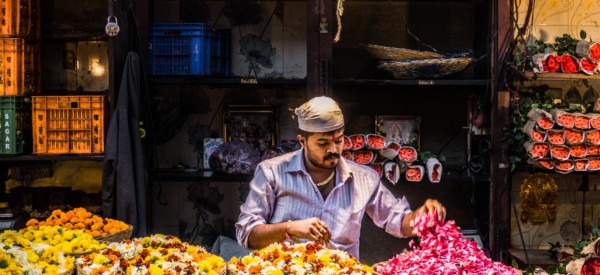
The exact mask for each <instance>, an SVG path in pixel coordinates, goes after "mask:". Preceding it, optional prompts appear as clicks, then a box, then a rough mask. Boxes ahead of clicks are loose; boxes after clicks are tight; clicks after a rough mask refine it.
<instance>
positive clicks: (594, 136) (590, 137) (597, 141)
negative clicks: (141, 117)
mask: <svg viewBox="0 0 600 275" xmlns="http://www.w3.org/2000/svg"><path fill="white" fill-rule="evenodd" d="M585 142H587V143H588V144H592V145H600V131H599V130H591V131H587V133H586V134H585Z"/></svg>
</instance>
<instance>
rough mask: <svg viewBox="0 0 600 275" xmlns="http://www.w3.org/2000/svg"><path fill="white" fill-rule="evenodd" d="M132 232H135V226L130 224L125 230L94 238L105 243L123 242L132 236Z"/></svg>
mask: <svg viewBox="0 0 600 275" xmlns="http://www.w3.org/2000/svg"><path fill="white" fill-rule="evenodd" d="M131 234H133V226H132V225H129V228H127V229H125V230H123V231H119V232H117V233H113V234H108V235H106V236H102V237H101V236H98V237H94V239H96V240H97V241H99V242H102V243H105V244H109V243H113V242H117V243H118V242H122V241H124V240H129V239H130V238H131Z"/></svg>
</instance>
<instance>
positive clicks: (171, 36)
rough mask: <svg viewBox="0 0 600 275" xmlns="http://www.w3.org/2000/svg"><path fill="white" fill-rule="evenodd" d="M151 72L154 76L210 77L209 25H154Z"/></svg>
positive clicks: (151, 36) (152, 27)
mask: <svg viewBox="0 0 600 275" xmlns="http://www.w3.org/2000/svg"><path fill="white" fill-rule="evenodd" d="M150 73H151V74H153V75H207V74H209V73H210V27H209V25H208V24H204V23H189V24H167V23H164V24H152V26H151V27H150Z"/></svg>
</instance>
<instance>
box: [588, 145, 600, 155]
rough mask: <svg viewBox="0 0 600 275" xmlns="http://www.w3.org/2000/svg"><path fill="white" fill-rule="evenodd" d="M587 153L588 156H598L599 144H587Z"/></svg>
mask: <svg viewBox="0 0 600 275" xmlns="http://www.w3.org/2000/svg"><path fill="white" fill-rule="evenodd" d="M587 155H588V156H600V146H598V145H588V149H587Z"/></svg>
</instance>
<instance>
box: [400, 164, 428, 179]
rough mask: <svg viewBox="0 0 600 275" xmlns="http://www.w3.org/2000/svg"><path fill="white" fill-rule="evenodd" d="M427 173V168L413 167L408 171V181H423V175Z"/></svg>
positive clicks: (409, 167)
mask: <svg viewBox="0 0 600 275" xmlns="http://www.w3.org/2000/svg"><path fill="white" fill-rule="evenodd" d="M424 173H425V168H423V166H422V165H411V166H408V168H407V169H406V173H405V175H406V180H407V181H415V182H416V181H421V180H423V174H424Z"/></svg>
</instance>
